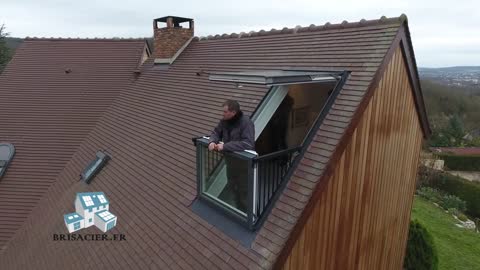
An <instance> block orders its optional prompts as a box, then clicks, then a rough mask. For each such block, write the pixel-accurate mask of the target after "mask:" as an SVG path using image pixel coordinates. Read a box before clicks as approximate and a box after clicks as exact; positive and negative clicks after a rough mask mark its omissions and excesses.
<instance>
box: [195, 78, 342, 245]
mask: <svg viewBox="0 0 480 270" xmlns="http://www.w3.org/2000/svg"><path fill="white" fill-rule="evenodd" d="M348 74H349V72H348V71H340V72H322V71H299V70H276V71H272V70H267V71H247V72H225V73H209V79H210V80H211V81H224V82H232V83H236V84H257V85H265V86H270V90H269V91H268V93H267V94H266V95H265V97H264V98H263V99H262V101H261V102H260V104H259V105H258V106H257V108H256V109H255V111H254V112H253V114H252V116H251V119H252V121H253V123H254V126H255V151H251V150H245V151H241V152H223V151H221V152H218V151H209V150H208V144H209V138H208V137H206V136H204V137H198V138H194V140H193V141H194V144H195V145H196V147H197V190H198V195H199V196H198V198H199V200H198V201H197V203H196V204H195V207H194V209H197V210H198V211H197V213H198V214H199V215H200V216H202V217H204V218H206V219H207V220H209V221H210V222H212V223H214V225H215V226H217V227H219V228H224V229H222V230H223V231H224V232H226V233H227V234H229V233H230V230H229V229H228V228H226V227H225V226H223V225H222V224H227V223H222V222H217V221H216V220H212V219H210V218H208V217H209V216H210V215H211V214H210V213H207V214H205V213H206V212H207V211H204V210H205V209H208V208H206V207H204V206H202V204H205V206H211V207H212V208H214V209H217V210H219V213H222V214H224V215H226V216H228V217H229V218H231V219H232V220H235V221H237V222H238V223H239V224H240V225H243V226H244V227H246V228H247V229H249V230H250V231H255V230H256V229H257V228H259V226H261V224H262V221H263V220H265V218H266V216H267V213H268V212H269V211H270V210H271V208H272V207H273V204H274V201H275V200H276V198H278V194H279V191H281V190H282V189H283V187H284V186H285V184H286V183H287V180H288V179H289V177H290V175H291V174H292V173H293V171H294V168H295V167H296V164H297V163H298V161H299V160H300V159H299V157H301V156H302V155H303V153H304V151H305V149H306V146H308V145H309V143H310V141H311V140H312V139H313V137H314V135H315V132H314V131H316V130H317V129H318V127H319V126H320V124H321V123H322V122H323V119H324V118H325V116H326V114H327V113H328V111H329V109H330V108H331V106H332V105H333V103H334V100H335V98H336V96H337V95H338V93H339V91H340V89H341V88H342V87H343V84H344V82H345V80H346V78H347V76H348ZM202 209H203V210H202ZM228 224H229V223H228ZM222 226H223V227H222ZM229 227H232V226H230V225H229ZM225 228H226V229H225ZM236 233H237V232H232V235H234V234H236ZM249 239H253V238H249Z"/></svg>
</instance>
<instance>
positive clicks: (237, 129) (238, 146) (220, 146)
mask: <svg viewBox="0 0 480 270" xmlns="http://www.w3.org/2000/svg"><path fill="white" fill-rule="evenodd" d="M208 150H210V151H219V152H236V151H243V150H255V126H254V124H253V122H252V120H250V118H249V117H247V116H246V115H244V114H243V112H242V111H241V110H240V104H239V103H238V102H237V101H236V100H227V101H225V102H224V103H223V119H222V120H220V122H219V123H218V125H217V126H216V127H215V129H214V130H213V131H212V134H211V135H210V140H209V144H208ZM225 164H226V166H227V186H226V187H225V189H224V192H222V194H225V196H226V197H232V196H233V200H234V201H235V203H236V207H237V209H239V210H241V211H243V212H245V211H246V208H247V207H246V206H247V204H246V201H247V184H248V183H247V181H248V175H247V167H246V166H245V162H242V161H241V160H239V159H238V158H235V157H233V156H230V155H229V154H228V153H226V155H225ZM222 194H221V195H220V196H222Z"/></svg>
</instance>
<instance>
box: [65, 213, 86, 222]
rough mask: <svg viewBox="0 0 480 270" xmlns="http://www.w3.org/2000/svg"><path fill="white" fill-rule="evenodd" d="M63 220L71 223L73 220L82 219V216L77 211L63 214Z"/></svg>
mask: <svg viewBox="0 0 480 270" xmlns="http://www.w3.org/2000/svg"><path fill="white" fill-rule="evenodd" d="M63 220H64V221H65V223H66V224H72V223H74V222H77V221H80V220H83V217H82V216H80V215H79V214H77V213H70V214H66V215H64V216H63Z"/></svg>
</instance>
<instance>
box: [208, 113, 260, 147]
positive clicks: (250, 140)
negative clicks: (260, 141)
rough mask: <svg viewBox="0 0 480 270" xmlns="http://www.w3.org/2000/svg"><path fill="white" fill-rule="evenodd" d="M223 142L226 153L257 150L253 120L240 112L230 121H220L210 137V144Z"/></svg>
mask: <svg viewBox="0 0 480 270" xmlns="http://www.w3.org/2000/svg"><path fill="white" fill-rule="evenodd" d="M220 141H223V143H224V145H223V150H224V151H230V152H235V151H243V150H254V149H255V126H254V125H253V122H252V120H250V118H248V116H245V115H244V114H243V112H242V111H239V112H238V113H237V114H236V115H235V116H234V117H233V118H232V119H230V120H220V122H219V123H218V125H217V126H216V127H215V129H214V130H213V132H212V134H211V135H210V140H209V143H210V142H214V143H218V142H220Z"/></svg>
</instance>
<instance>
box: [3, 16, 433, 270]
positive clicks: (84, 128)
mask: <svg viewBox="0 0 480 270" xmlns="http://www.w3.org/2000/svg"><path fill="white" fill-rule="evenodd" d="M200 27H201V26H200ZM153 32H154V40H155V41H154V46H153V48H152V50H151V52H150V49H149V48H148V46H147V47H145V46H144V45H145V43H144V42H143V43H142V42H139V41H138V40H137V41H119V40H115V41H113V40H100V39H94V40H88V41H87V40H74V39H73V40H64V39H61V40H58V39H55V40H50V39H46V40H45V39H40V40H37V39H29V40H27V41H25V42H24V43H23V44H22V45H21V46H20V48H19V49H18V50H17V53H16V55H15V57H14V58H13V60H12V61H11V62H10V64H9V65H8V66H7V68H6V70H5V72H4V73H2V75H0V96H1V98H0V113H1V115H2V119H1V120H0V121H2V122H0V126H1V128H0V141H2V142H11V143H12V144H13V145H15V147H16V149H17V150H18V151H17V153H16V155H15V157H14V158H13V159H12V160H11V162H10V166H9V169H8V170H7V171H6V173H5V175H4V176H3V178H2V179H1V180H0V200H2V201H5V202H8V203H6V204H0V213H8V216H6V217H4V216H0V241H2V242H1V243H2V248H1V250H0V261H1V262H2V268H5V269H15V268H27V269H28V268H35V269H82V268H85V260H87V261H88V264H89V265H94V266H95V267H98V268H107V269H123V268H128V269H132V268H135V269H137V268H138V269H272V268H275V269H403V259H404V255H405V247H406V243H407V236H408V226H409V221H410V211H411V208H412V203H413V196H414V190H415V181H416V180H415V179H416V173H417V166H418V161H419V152H420V149H421V143H422V141H423V139H424V138H426V137H428V136H429V135H430V128H429V124H428V121H427V117H426V113H425V106H424V102H423V96H422V91H421V88H420V84H419V79H418V71H417V67H416V63H415V57H414V52H413V47H412V43H411V39H410V33H409V28H408V23H407V19H406V16H404V15H402V16H401V17H399V18H385V17H382V18H380V19H378V20H361V21H359V22H354V23H349V22H343V23H341V24H330V23H327V24H324V25H319V26H316V25H310V26H306V27H295V28H284V29H278V30H276V29H272V30H269V31H264V30H261V31H258V32H248V33H244V32H242V33H238V34H237V33H234V34H223V35H215V36H209V37H195V36H194V21H193V19H189V18H181V17H173V16H167V17H162V18H158V19H155V20H154V21H153ZM133 44H135V45H133ZM39 52H42V53H39ZM39 65H40V66H39ZM20 71H21V72H20ZM52 87H53V88H52ZM225 99H236V100H238V101H239V102H240V104H241V106H242V111H243V113H244V114H245V115H247V116H249V117H250V118H251V119H252V121H253V122H254V125H255V140H256V142H255V143H256V145H255V150H256V153H255V152H251V151H241V152H212V151H208V150H207V144H208V136H209V135H210V132H211V130H212V129H213V128H214V127H215V125H216V124H217V123H218V120H219V115H220V114H221V109H222V108H221V104H222V102H223V101H224V100H225ZM19 108H22V110H19ZM70 111H72V113H69V112H70ZM4 115H8V117H3V116H4ZM5 119H6V120H5ZM39 121H40V122H39ZM20 122H21V123H22V125H18V124H17V123H20ZM192 142H193V143H192ZM99 152H101V153H106V154H105V156H108V157H109V159H110V161H109V162H108V163H104V165H103V166H101V164H102V159H101V158H100V157H99V155H96V153H99ZM233 161H234V162H235V163H230V162H233ZM228 164H235V166H236V169H237V172H238V175H241V179H243V181H244V182H243V183H246V184H247V187H246V191H245V193H246V194H242V195H241V196H243V197H242V198H240V199H243V200H244V202H243V203H242V200H239V198H238V196H237V197H236V196H232V192H231V186H230V185H228V177H229V176H228V174H227V172H228V168H231V167H229V166H230V165H228ZM89 172H92V173H89ZM80 175H90V177H86V178H88V179H89V181H88V182H85V181H82V179H83V178H82V177H80ZM93 190H102V191H104V192H105V193H106V194H108V195H109V198H110V199H111V200H112V201H115V208H116V209H117V210H116V211H118V212H116V214H118V216H119V217H121V218H122V222H120V223H119V224H118V225H117V226H116V227H115V229H116V231H118V232H120V233H123V234H125V236H126V239H128V240H127V241H124V242H108V243H99V242H96V241H83V242H75V243H72V242H67V241H63V242H62V241H56V242H54V241H52V240H51V238H52V237H51V236H52V233H56V232H59V233H61V231H62V230H64V228H65V227H64V226H65V223H67V224H66V225H67V227H68V228H69V230H75V228H77V229H78V228H79V227H81V226H82V223H81V222H80V223H79V224H77V225H75V224H76V222H78V221H80V220H81V219H80V218H79V217H75V213H73V217H72V218H71V219H70V220H76V222H73V225H71V224H72V223H71V222H70V223H69V221H68V220H69V217H70V216H71V215H72V214H69V215H67V216H66V219H65V216H64V219H63V220H61V218H59V216H61V215H62V213H66V212H68V210H67V207H66V205H68V204H69V203H70V202H69V201H70V198H72V197H73V196H74V195H75V194H76V193H85V194H90V193H89V192H92V191H93ZM94 195H95V196H96V198H97V199H98V196H99V195H98V194H94ZM233 195H235V194H233ZM85 196H90V199H91V200H92V203H91V204H90V203H89V201H90V200H89V199H88V198H84V197H85ZM97 199H95V200H97ZM75 204H76V210H77V211H79V212H78V215H79V216H81V217H82V218H83V220H84V226H85V227H88V226H91V225H92V224H93V225H96V226H100V227H101V228H102V229H105V230H107V229H108V228H109V226H111V225H108V224H112V223H110V222H111V221H110V220H111V217H110V216H109V215H108V214H104V213H106V212H102V211H108V209H103V208H100V209H99V207H100V206H102V203H101V202H100V203H99V202H94V198H93V195H92V194H90V195H81V196H78V197H77V200H76V203H75ZM103 206H104V207H105V205H103ZM18 209H21V210H23V211H20V212H19V211H18ZM39 220H42V221H43V222H41V223H40V222H38V221H39ZM114 224H115V223H114ZM114 224H113V225H114ZM69 226H70V227H69ZM72 226H73V228H72ZM79 233H80V232H79ZM39 247H41V248H39ZM52 254H55V256H54V257H52ZM112 258H113V259H112Z"/></svg>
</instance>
